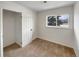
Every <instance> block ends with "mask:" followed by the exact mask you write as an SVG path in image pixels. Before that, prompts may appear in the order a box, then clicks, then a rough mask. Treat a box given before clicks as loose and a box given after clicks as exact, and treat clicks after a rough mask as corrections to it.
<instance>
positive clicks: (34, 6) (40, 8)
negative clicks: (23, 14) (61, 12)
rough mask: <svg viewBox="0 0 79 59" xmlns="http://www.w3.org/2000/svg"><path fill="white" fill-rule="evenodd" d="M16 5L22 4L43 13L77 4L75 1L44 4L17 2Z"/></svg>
mask: <svg viewBox="0 0 79 59" xmlns="http://www.w3.org/2000/svg"><path fill="white" fill-rule="evenodd" d="M16 3H18V4H21V5H23V6H25V7H28V8H30V9H32V10H35V11H43V10H47V9H53V8H58V7H62V6H67V5H71V4H74V3H75V2H74V1H47V3H43V1H16Z"/></svg>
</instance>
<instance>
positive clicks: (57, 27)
mask: <svg viewBox="0 0 79 59" xmlns="http://www.w3.org/2000/svg"><path fill="white" fill-rule="evenodd" d="M46 27H48V28H56V29H71V28H70V27H59V26H46Z"/></svg>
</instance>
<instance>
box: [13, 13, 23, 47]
mask: <svg viewBox="0 0 79 59" xmlns="http://www.w3.org/2000/svg"><path fill="white" fill-rule="evenodd" d="M14 16H15V42H16V43H17V44H19V45H20V46H22V15H21V13H15V15H14Z"/></svg>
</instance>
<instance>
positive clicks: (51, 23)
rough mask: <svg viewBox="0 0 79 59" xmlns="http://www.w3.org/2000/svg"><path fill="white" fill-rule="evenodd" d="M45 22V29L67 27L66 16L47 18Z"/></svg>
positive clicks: (67, 20)
mask: <svg viewBox="0 0 79 59" xmlns="http://www.w3.org/2000/svg"><path fill="white" fill-rule="evenodd" d="M46 20H47V21H46V25H47V27H66V28H67V27H69V16H68V15H60V16H47V19H46Z"/></svg>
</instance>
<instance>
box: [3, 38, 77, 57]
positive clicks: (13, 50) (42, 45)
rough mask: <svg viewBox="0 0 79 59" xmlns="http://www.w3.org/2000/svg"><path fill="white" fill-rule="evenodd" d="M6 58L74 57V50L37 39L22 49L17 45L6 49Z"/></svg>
mask: <svg viewBox="0 0 79 59" xmlns="http://www.w3.org/2000/svg"><path fill="white" fill-rule="evenodd" d="M4 56H5V57H74V56H76V55H75V53H74V50H73V49H72V48H69V47H66V46H63V45H59V44H56V43H52V42H49V41H46V40H42V39H35V40H33V41H32V42H31V43H30V44H28V45H27V46H25V47H23V48H21V47H20V46H19V45H17V44H16V43H15V44H13V45H10V46H8V47H5V48H4Z"/></svg>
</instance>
